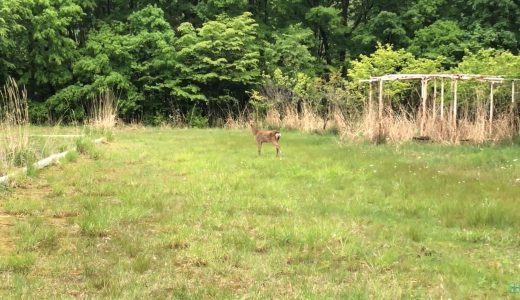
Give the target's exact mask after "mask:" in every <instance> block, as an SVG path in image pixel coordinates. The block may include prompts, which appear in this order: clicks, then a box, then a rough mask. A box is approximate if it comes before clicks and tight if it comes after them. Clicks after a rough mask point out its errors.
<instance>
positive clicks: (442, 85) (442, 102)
mask: <svg viewBox="0 0 520 300" xmlns="http://www.w3.org/2000/svg"><path fill="white" fill-rule="evenodd" d="M442 121H444V78H443V79H442V80H441V122H442Z"/></svg>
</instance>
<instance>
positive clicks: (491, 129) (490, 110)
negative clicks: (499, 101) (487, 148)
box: [489, 82, 495, 135]
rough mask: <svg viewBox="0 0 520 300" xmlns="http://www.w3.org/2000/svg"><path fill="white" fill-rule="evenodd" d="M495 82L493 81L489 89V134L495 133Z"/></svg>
mask: <svg viewBox="0 0 520 300" xmlns="http://www.w3.org/2000/svg"><path fill="white" fill-rule="evenodd" d="M494 87H495V83H494V82H491V87H490V91H489V135H491V134H493V108H494V103H493V102H494V101H493V100H494V99H493V92H494Z"/></svg>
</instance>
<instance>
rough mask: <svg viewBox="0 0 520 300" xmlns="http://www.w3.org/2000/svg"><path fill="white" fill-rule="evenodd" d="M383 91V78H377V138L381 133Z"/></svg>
mask: <svg viewBox="0 0 520 300" xmlns="http://www.w3.org/2000/svg"><path fill="white" fill-rule="evenodd" d="M383 93H384V82H383V79H379V107H378V126H379V129H378V135H379V138H381V137H382V135H383Z"/></svg>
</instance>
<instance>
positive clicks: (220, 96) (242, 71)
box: [175, 13, 260, 117]
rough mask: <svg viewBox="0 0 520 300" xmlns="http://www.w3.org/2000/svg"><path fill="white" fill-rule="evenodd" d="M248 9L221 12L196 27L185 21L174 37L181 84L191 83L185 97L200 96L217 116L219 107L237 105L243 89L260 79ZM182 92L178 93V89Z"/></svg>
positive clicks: (213, 114)
mask: <svg viewBox="0 0 520 300" xmlns="http://www.w3.org/2000/svg"><path fill="white" fill-rule="evenodd" d="M251 16H252V15H251V14H250V13H244V14H242V15H240V16H238V17H234V18H231V17H227V16H220V17H219V18H217V20H215V21H209V22H206V23H204V25H203V26H202V27H200V28H198V29H195V28H194V27H193V26H192V25H191V24H189V23H184V24H181V25H180V26H179V28H178V31H179V33H180V37H179V38H178V40H177V41H176V43H175V45H176V49H177V53H178V59H179V63H180V65H181V68H180V70H181V73H180V76H181V78H182V84H180V86H188V87H192V88H191V89H190V91H191V92H196V93H197V92H199V91H200V93H197V95H193V94H189V95H188V99H192V100H199V101H200V100H203V101H205V104H206V109H207V112H208V114H210V115H211V116H212V117H218V115H219V113H220V111H219V110H220V108H219V107H222V106H224V107H227V108H228V109H232V108H234V107H235V108H236V107H237V105H240V102H242V103H244V102H245V101H246V99H247V98H246V94H245V92H246V91H247V90H249V89H250V88H251V87H252V86H254V85H255V84H257V83H258V82H259V79H260V70H259V69H258V63H259V56H260V54H259V51H258V45H257V44H256V41H255V38H256V32H255V30H256V28H257V24H256V23H255V21H254V20H253V19H252V18H251ZM177 94H178V96H181V95H182V94H181V93H177Z"/></svg>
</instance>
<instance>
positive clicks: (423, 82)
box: [420, 77, 428, 136]
mask: <svg viewBox="0 0 520 300" xmlns="http://www.w3.org/2000/svg"><path fill="white" fill-rule="evenodd" d="M421 99H422V114H421V129H420V134H421V136H424V130H425V127H426V101H427V99H428V79H427V78H426V77H423V78H422V79H421Z"/></svg>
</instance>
